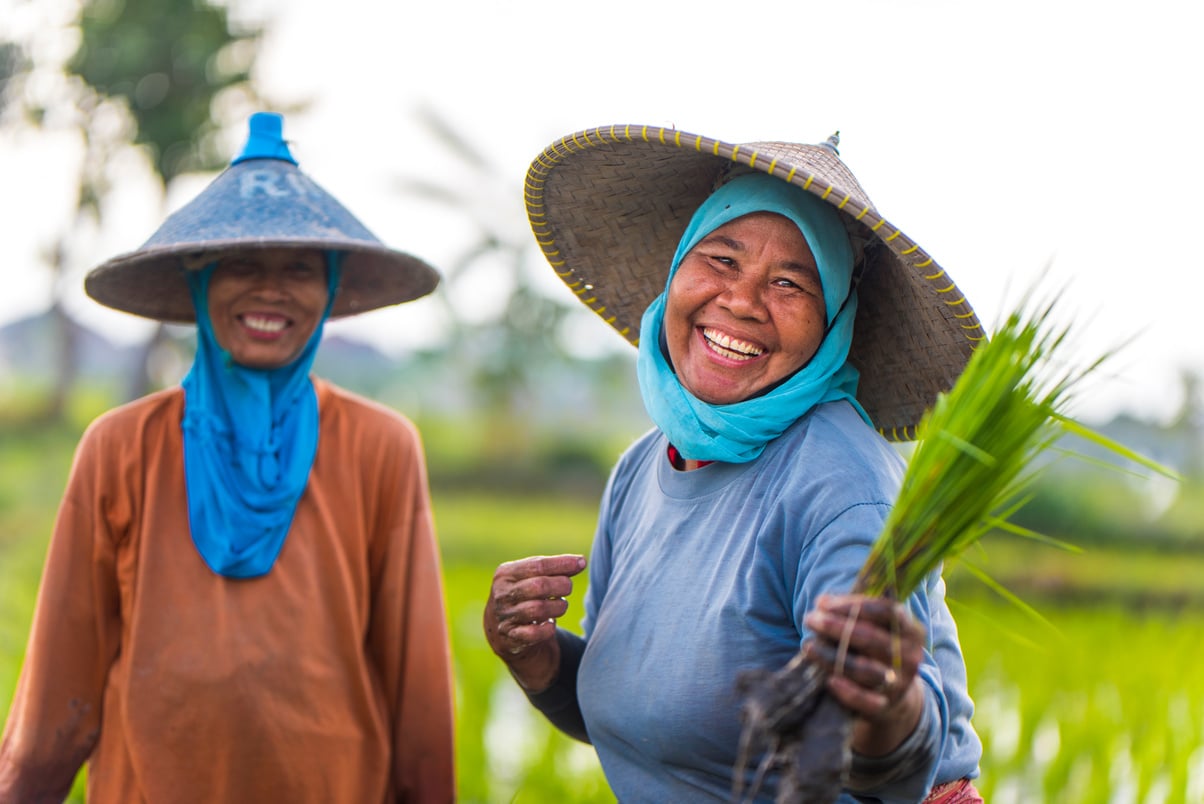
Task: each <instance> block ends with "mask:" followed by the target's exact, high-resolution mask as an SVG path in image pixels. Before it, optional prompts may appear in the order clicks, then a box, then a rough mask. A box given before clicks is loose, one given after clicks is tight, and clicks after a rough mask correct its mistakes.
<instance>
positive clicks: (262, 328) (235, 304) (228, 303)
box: [209, 248, 329, 369]
mask: <svg viewBox="0 0 1204 804" xmlns="http://www.w3.org/2000/svg"><path fill="white" fill-rule="evenodd" d="M328 296H329V292H328V291H327V287H326V261H325V258H324V257H323V255H322V253H321V252H320V251H317V250H315V249H284V248H279V249H264V250H262V251H250V252H246V253H244V254H239V255H237V256H233V257H225V258H223V259H221V260H220V261H219V262H218V264H217V267H216V268H214V270H213V276H212V278H210V280H209V320H210V322H211V323H212V324H213V334H214V337H215V338H217V342H218V344H220V345H221V346H222V348H223V349H225V350H226V351H228V352H229V353H230V356H231V357H232V358H233V359H234V362H235V363H238V364H239V365H241V366H246V367H247V368H255V369H274V368H280V367H281V366H286V365H288V364H289V363H291V362H293V360H295V359H296V358H297V356H298V355H299V354H301V351H302V350H303V349H304V348H305V344H306V343H308V341H309V338H310V336H311V335H312V334H313V333H314V330H315V329H317V327H318V324H319V323H321V321H322V313H323V312H324V311H325V310H326V302H327V297H328Z"/></svg>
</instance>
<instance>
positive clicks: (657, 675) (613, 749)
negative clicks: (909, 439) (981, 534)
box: [532, 402, 982, 802]
mask: <svg viewBox="0 0 1204 804" xmlns="http://www.w3.org/2000/svg"><path fill="white" fill-rule="evenodd" d="M667 448H668V443H667V442H666V440H665V438H664V436H663V435H661V434H660V433H659V432H658V431H652V432H650V433H648V434H647V435H645V436H644V437H642V438H641V439H640V440H638V441H637V442H636V443H635V444H633V445H632V446H631V447H630V448H629V449H628V451H627V452H626V453H625V454H624V455H623V457H622V458H621V459H620V461H619V463H618V464H617V466H616V467H615V469H614V471H613V472H612V474H611V478H610V481H609V483H608V485H607V488H606V492H605V496H604V499H603V503H602V509H601V514H600V517H599V522H598V529H597V533H596V535H595V541H594V545H593V549H592V555H591V561H590V569H589V586H588V590H587V592H586V596H585V618H584V621H583V628H584V631H585V635H584V642H583V643H582V642H580V641H579V640H578V638H576V637H574V636H572V635H570V634H568V633H567V632H562V633H561V634H560V635H559V638H560V640H561V644H562V647H563V648H565V650H563V651H562V653H563V655H564V657H565V658H564V666H563V667H562V676H561V679H560V681H559V683H558V684H557V685H556V686H555V687H553V689H551V690H549V691H547V692H545V693H543V694H541V695H536V696H533V698H532V700H533V701H534V702H535V703H536V705H537V706H538V707H539V708H540V709H541V710H543V711H545V713H546V714H548V715H549V717H550V718H551V719H552V721H553V722H554V723H557V724H558V725H560V726H561V727H562V728H565V729H566V731H568V732H569V733H576V736H578V737H583V738H584V737H586V734H584V733H583V732H582V729H584V731H585V732H588V739H589V741H590V742H592V743H593V745H594V747H595V749H596V750H597V752H598V757H599V759H600V761H601V764H602V768H603V770H604V771H605V773H606V777H607V780H608V782H609V784H610V785H611V788H612V790H613V791H614V792H615V794H616V796H617V797H618V798H619V800H621V801H624V802H637V801H649V802H652V801H655V802H676V801H690V802H694V801H705V800H716V801H728V800H730V796H731V784H732V768H733V766H734V764H735V762H736V756H737V745H738V741H739V737H740V729H741V724H740V716H739V711H740V704H741V699H740V697H739V693H738V692H737V690H736V686H735V682H736V679H737V677H738V676H739V674H740V673H741V672H742V671H745V670H749V669H757V668H759V669H765V670H777V669H779V668H780V667H782V666H783V665H784V664H785V663H786V662H787V661H789V660H790V658H791V657H792V656H793V655H794V654H795V653H796V652H797V651H798V649H799V646H800V644H801V643H802V641H803V640H804V639H805V638H806V637H807V636H808V631H807V629H806V628H805V627H804V625H803V616H804V614H805V613H806V612H808V611H809V610H811V609H812V608H814V606H815V601H816V599H817V598H818V596H819V595H820V594H822V593H825V592H834V593H841V592H847V591H849V590H850V589H851V587H852V585H853V581H854V578H855V576H856V574H857V571H858V570H859V569H860V567H861V564H862V563H863V562H864V560H865V557H866V554H867V552H868V550H869V547H870V545H871V544H872V543H873V542H874V540H875V539H876V538H877V537H878V535H879V534H880V533H881V531H882V527H883V524H884V522H885V519H886V515H887V512H888V511H889V509H890V506H891V503H892V501H893V500H894V499H895V496H896V494H897V492H898V488H899V483H900V481H901V479H902V473H903V468H904V464H903V461H902V459H901V458H900V456H899V455H898V454H897V453H896V452H895V451H894V450H893V449H892V448H891V447H890V445H889V444H887V443H886V441H885V440H883V439H882V438H881V437H880V436H879V435H878V434H877V433H875V432H873V431H872V430H870V429H869V428H868V427H866V425H865V424H864V422H863V421H862V420H861V419H860V417H858V416H857V414H856V413H855V412H854V411H853V409H852V407H851V406H849V405H848V404H847V403H844V402H835V403H829V404H826V405H822V406H820V407H818V408H817V409H815V410H814V411H813V412H812V413H810V414H808V415H807V416H805V417H803V418H802V419H800V420H799V421H798V422H797V423H795V425H794V426H792V427H791V428H790V429H789V430H787V432H785V433H784V434H783V435H782V436H780V437H779V438H777V439H776V440H775V441H773V442H772V443H771V444H770V445H769V446H768V447H767V448H766V450H765V452H764V453H763V454H762V455H761V456H760V457H759V458H757V459H756V460H755V461H752V462H750V463H746V464H727V463H714V464H711V465H708V466H705V467H702V468H700V469H696V470H693V471H690V472H682V471H677V470H675V469H673V468H672V466H671V465H670V464H669V461H668V460H667V458H666V451H667ZM908 605H909V609H910V611H911V613H912V615H913V616H915V617H916V618H917V620H919V622H920V623H921V624H922V625H923V626H924V628H925V629H926V632H927V634H928V644H927V650H926V653H925V657H924V661H923V664H922V665H921V667H920V671H919V675H920V678H921V679H922V680H923V682H924V685H925V699H926V711H925V715H924V717H923V719H922V721H921V728H923V729H926V730H927V731H926V733H924V734H920V735H917V736H918V737H919V738H920V740H919V743H920V744H922V745H923V746H925V747H926V751H927V756H925V757H923V758H922V760H921V761H920V762H919V763H915V767H914V769H912V770H911V771H910V772H909V773H907V774H906V775H905V776H904V777H903V778H895V779H891V780H890V781H887V782H885V783H884V784H882V785H880V786H878V787H876V788H873V789H867V790H859V791H858V793H857V797H856V798H854V797H853V796H852V794H851V793H850V794H848V795H846V796H845V797H842V799H841V801H842V802H853V801H882V802H904V801H919V800H921V799H923V797H924V796H925V794H926V793H927V791H928V790H929V789H930V787H931V786H932V785H934V784H938V783H941V782H945V781H951V780H954V779H959V778H962V777H971V778H972V777H975V776H977V773H978V762H979V759H980V758H981V754H982V748H981V743H980V741H979V739H978V736H977V735H976V734H975V732H974V730H973V727H972V726H971V724H970V717H971V715H972V713H973V704H972V702H971V700H970V698H969V695H968V694H967V689H966V674H965V665H964V662H963V659H962V655H961V649H960V647H959V644H958V639H957V631H956V626H955V624H954V621H953V618H952V617H951V616H950V614H949V611H948V609H947V607H946V605H945V601H944V584H943V581H942V580H941V579H940V576H939V575H937V574H934V575H933V576H932V577H931V578H929V579H928V582H927V583H926V584H924V585H923V586H922V587H921V588H920V589H919V590H917V591H916V593H915V594H913V595H912V597H911V598H910V599H909V600H908ZM582 647H583V648H584V650H583V651H582ZM578 661H579V666H577V663H578ZM574 679H575V683H574ZM574 692H575V696H574ZM574 698H575V700H574ZM872 765H873V763H869V767H872ZM753 767H754V769H755V763H754V765H753ZM873 770H874V771H875V772H877V771H880V770H881V768H873ZM749 773H750V779H749V781H750V782H751V774H752V770H750V772H749ZM883 778H887V779H889V778H890V774H889V773H888V774H885V775H884V776H883ZM770 788H771V789H772V785H770ZM746 789H747V787H746ZM767 795H768V796H770V797H771V795H772V792H771V790H770V791H767ZM767 800H768V799H767Z"/></svg>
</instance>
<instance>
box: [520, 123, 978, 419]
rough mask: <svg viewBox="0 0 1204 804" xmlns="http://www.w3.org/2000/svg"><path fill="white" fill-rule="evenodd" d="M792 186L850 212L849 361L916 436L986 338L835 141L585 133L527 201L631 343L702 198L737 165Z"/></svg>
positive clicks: (571, 275)
mask: <svg viewBox="0 0 1204 804" xmlns="http://www.w3.org/2000/svg"><path fill="white" fill-rule="evenodd" d="M748 170H757V171H761V172H764V173H768V174H770V175H772V176H776V177H778V178H780V179H782V180H783V181H787V182H790V183H791V184H795V185H797V186H799V187H801V188H803V189H804V190H806V191H807V192H810V193H813V194H814V195H816V196H819V197H820V198H822V199H824V200H825V201H827V202H828V203H830V204H831V205H832V206H833V207H835V208H836V209H837V210H839V211H840V213H841V215H842V217H843V220H844V221H845V225H846V227H847V228H848V230H849V233H850V239H851V240H852V241H853V243H854V248H855V250H862V251H863V252H864V257H863V260H862V264H863V269H862V279H861V283H860V286H859V288H858V302H859V304H858V310H857V318H856V323H855V325H854V335H853V345H852V350H851V352H850V355H849V360H850V362H851V363H852V364H853V365H854V366H855V367H856V368H857V369H858V371H859V372H860V374H861V381H860V384H859V389H858V394H857V397H858V401H859V402H860V403H861V404H862V406H863V407H864V408H865V410H866V412H867V413H868V414H869V416H870V418H871V419H872V420H873V422H874V425H875V427H877V428H878V430H879V431H880V432H881V433H882V434H883V435H884V436H886V437H887V438H888V439H891V440H895V441H902V440H909V439H912V438H915V435H916V427H917V425H918V424H919V422H920V420H921V418H922V417H923V415H924V412H925V411H926V410H927V409H928V408H930V407H931V406H932V405H933V404H934V403H935V401H936V398H937V396H938V395H939V394H940V393H942V392H944V391H947V390H948V389H949V388H951V387H952V386H953V383H954V382H955V381H956V379H957V377H958V376H959V375H960V374H961V372H962V369H963V368H964V367H965V365H966V362H967V361H968V360H969V358H970V355H971V353H972V352H973V350H974V348H975V347H976V346H977V345H978V344H979V343H981V342H982V341H983V340H984V339H985V337H986V335H985V333H984V331H983V329H982V326H981V324H980V323H979V320H978V317H977V315H975V313H974V310H973V309H972V308H971V306H970V304H969V302H968V301H967V300H966V298H965V296H964V295H963V294H962V293H961V291H960V290H959V289H958V288H957V286H956V284H955V283H954V282H953V280H952V279H951V278H950V277H949V276H948V274H946V273H945V271H944V270H943V269H941V267H940V266H939V265H937V263H936V262H935V261H934V260H933V259H932V257H930V256H929V255H928V254H927V253H926V252H925V251H924V250H923V249H921V248H920V247H919V246H918V245H917V244H916V243H915V242H913V241H912V240H911V239H910V238H909V237H907V235H905V234H904V233H903V232H902V231H900V230H899V229H898V227H896V226H894V225H892V224H891V223H890V222H889V221H887V220H886V219H885V218H883V217H882V216H881V215H880V214H879V213H878V212H877V210H876V209H874V207H873V205H872V204H871V203H870V201H869V198H868V196H867V195H866V194H865V192H864V190H862V189H861V186H860V185H859V184H858V182H857V180H856V179H855V178H854V177H853V174H852V173H851V171H849V169H848V168H847V167H846V166H845V164H844V163H843V162H841V161H840V159H839V157H838V156H837V155H836V154H835V152H834V150H832V149H831V148H828V147H824V146H816V145H803V144H797V143H783V142H760V143H746V144H731V143H725V142H722V141H720V140H715V139H711V138H709V137H703V136H701V135H697V134H689V133H686V132H684V131H677V130H674V129H666V128H660V127H655V126H636V125H612V126H600V127H598V128H593V129H587V130H583V131H579V132H577V133H575V134H571V135H569V136H566V137H563V138H561V139H560V140H558V141H557V142H555V143H553V144H552V145H550V146H549V147H548V148H546V149H545V150H544V151H543V153H541V154H540V155H539V156H538V157H537V158H536V159H535V160H534V161H533V162H532V163H531V166H530V168H529V169H528V171H527V179H526V191H525V192H526V206H527V215H528V218H529V220H530V223H531V228H532V231H533V232H534V234H535V238H536V240H537V242H538V243H539V246H540V248H541V249H542V251H543V253H544V256H545V257H546V258H547V260H548V262H549V263H550V264H551V265H552V267H553V268H554V269H555V270H556V273H557V274H558V275H559V276H560V278H561V279H562V280H563V281H564V282H565V284H567V285H568V287H569V288H570V289H572V291H573V292H574V293H575V294H576V295H577V297H578V298H579V299H580V300H581V301H582V303H584V304H585V305H587V306H588V307H590V308H591V309H592V310H594V312H596V313H597V314H598V315H600V316H601V317H602V318H603V320H604V321H606V323H608V324H609V325H610V326H611V327H613V328H614V329H615V330H616V331H617V332H618V333H619V334H620V335H622V336H623V337H624V338H626V339H627V340H628V341H629V342H631V343H632V344H638V343H639V336H640V332H639V328H640V318H641V317H642V315H643V313H644V311H645V309H646V308H647V307H648V305H649V304H650V303H651V302H652V301H653V299H655V298H656V297H657V296H658V295H659V294H660V293H661V291H662V290H664V287H665V281H666V278H667V277H668V271H669V266H670V264H671V261H672V259H673V254H674V252H675V251H676V248H677V244H678V241H679V240H680V239H681V236H682V233H683V232H684V231H685V228H686V226H687V224H688V223H689V221H690V218H691V217H692V216H693V214H694V211H695V210H696V209H697V208H698V206H699V205H700V204H701V203H702V202H703V201H704V200H705V199H706V198H707V197H708V196H709V195H710V194H711V192H712V191H713V190H714V189H715V187H717V186H718V184H719V183H720V182H721V181H722V179H723V178H724V177H725V176H726V175H728V174H730V173H731V172H733V171H748Z"/></svg>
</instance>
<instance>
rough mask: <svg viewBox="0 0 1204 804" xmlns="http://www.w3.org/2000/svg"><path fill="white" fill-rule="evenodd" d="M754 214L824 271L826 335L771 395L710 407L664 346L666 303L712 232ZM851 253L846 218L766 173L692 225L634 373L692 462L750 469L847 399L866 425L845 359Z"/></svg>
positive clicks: (723, 191)
mask: <svg viewBox="0 0 1204 804" xmlns="http://www.w3.org/2000/svg"><path fill="white" fill-rule="evenodd" d="M753 212H775V213H777V214H779V215H782V216H783V217H785V218H787V219H789V220H790V221H792V222H793V223H794V224H795V225H796V226H798V228H799V231H800V232H802V234H803V237H804V239H806V241H807V245H808V246H810V247H811V253H812V254H813V255H814V257H815V262H816V265H817V267H818V268H819V276H820V281H821V282H822V284H823V294H824V306H825V308H826V313H825V314H826V316H827V325H828V331H827V334H826V335H825V337H824V340H823V342H822V343H821V344H820V346H819V350H818V351H817V352H816V353H815V355H814V356H813V357H812V358H811V360H810V361H809V362H808V363H807V364H806V365H805V366H804V367H803V368H802V369H800V370H799V371H797V372H795V374H794V375H792V376H791V377H789V378H788V379H787V380H786V381H784V382H782V383H780V384H778V385H777V386H776V387H774V388H773V389H771V390H770V391H769V392H767V393H764V394H761V395H759V396H755V397H753V398H750V399H746V400H743V401H741V402H735V403H732V404H730V405H712V404H708V403H706V402H703V401H702V400H700V399H698V398H697V397H695V396H694V395H693V394H691V393H690V392H689V391H687V390H686V389H685V388H684V387H683V386H682V384H681V382H680V381H679V380H678V378H677V374H676V372H675V371H674V370H673V366H672V365H671V364H670V363H669V358H668V355H667V354H666V350H665V349H663V348H662V346H661V339H662V333H661V330H662V327H663V324H664V316H665V300H666V296H667V294H668V288H669V284H670V283H672V281H673V276H674V275H675V274H676V273H677V267H678V266H679V265H680V264H681V261H682V259H683V258H684V257H685V256H686V254H688V253H689V252H690V250H691V249H692V248H694V246H696V245H697V244H698V243H699V241H701V240H702V239H703V238H704V237H706V236H707V235H709V234H710V233H711V232H713V231H715V229H717V228H719V227H720V226H722V225H724V224H725V223H730V222H731V221H734V220H735V219H736V218H739V217H742V216H744V215H748V214H750V213H753ZM852 274H853V249H852V246H851V245H850V244H849V237H848V233H847V231H846V230H845V228H844V224H842V223H841V220H840V213H838V212H837V211H836V210H835V208H833V207H832V206H831V205H830V204H828V203H827V202H825V201H822V200H820V199H819V198H818V197H816V196H814V195H812V194H811V193H808V192H807V191H806V190H803V189H802V188H801V187H796V186H794V185H792V184H788V183H786V182H784V181H782V180H781V179H776V178H774V177H772V176H769V175H767V174H764V173H750V174H746V175H743V176H739V177H737V178H735V179H732V180H731V181H729V182H728V183H726V184H724V185H723V186H722V187H720V188H719V189H718V190H716V191H715V192H714V193H712V194H711V196H710V197H709V198H707V200H706V201H704V202H703V203H702V205H701V206H699V208H698V210H697V211H696V212H695V213H694V217H693V218H691V219H690V224H689V225H688V226H687V227H686V231H685V233H684V234H683V235H682V238H681V241H680V242H679V243H678V246H677V253H676V254H674V255H673V262H672V264H671V265H670V267H669V276H668V279H666V281H665V291H663V292H662V293H661V294H660V295H659V296H657V297H656V299H655V300H653V302H652V304H651V305H649V306H648V309H647V310H646V311H645V312H644V316H643V319H642V320H641V322H640V346H639V358H638V360H637V364H636V370H637V374H638V377H639V382H640V393H641V395H642V396H643V398H644V406H645V407H646V408H647V410H648V415H649V416H651V417H652V421H653V422H654V423H655V424H656V426H657V427H659V428H660V430H661V432H663V433H664V434H665V436H666V437H667V438H668V439H669V443H671V444H673V445H674V446H675V447H677V449H678V450H679V451H680V452H681V454H682V455H683V456H685V457H686V458H689V459H691V460H704V461H726V462H728V463H745V462H747V461H751V460H753V459H755V458H756V457H757V456H758V455H760V454H761V452H762V451H763V450H764V449H765V445H766V444H768V443H769V442H770V441H772V440H773V439H775V438H777V437H778V436H779V435H781V434H782V433H783V432H785V430H786V428H787V427H789V426H790V425H791V424H793V423H794V422H795V421H796V420H798V419H799V417H801V416H802V415H803V414H805V413H806V412H807V411H809V410H811V408H813V407H815V406H816V405H818V404H821V403H823V402H830V401H833V400H838V399H847V400H848V401H849V402H850V403H851V404H852V405H853V407H854V408H856V409H857V411H858V413H860V414H861V417H862V418H863V419H865V421H866V423H867V424H869V422H870V419H869V416H867V415H866V413H865V411H864V410H862V408H861V405H860V404H858V402H857V399H856V393H857V379H858V375H857V370H856V369H855V368H853V366H851V365H850V364H849V363H848V362H847V359H848V355H849V348H850V346H851V345H852V343H853V319H854V318H855V317H856V316H857V296H856V292H855V291H854V290H853V289H852V283H851V279H852Z"/></svg>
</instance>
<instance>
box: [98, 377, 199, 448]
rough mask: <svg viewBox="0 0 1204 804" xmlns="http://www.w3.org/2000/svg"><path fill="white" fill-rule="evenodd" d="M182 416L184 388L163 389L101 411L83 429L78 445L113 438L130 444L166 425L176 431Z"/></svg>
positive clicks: (111, 440)
mask: <svg viewBox="0 0 1204 804" xmlns="http://www.w3.org/2000/svg"><path fill="white" fill-rule="evenodd" d="M183 415H184V389H183V388H180V387H179V386H175V387H172V388H166V389H164V390H162V391H156V392H154V393H152V394H148V395H146V396H144V397H140V398H138V399H135V400H134V401H132V402H127V403H126V404H124V405H120V406H118V407H116V408H112V409H111V410H107V411H105V412H104V413H102V414H100V415H99V416H97V417H96V419H94V420H93V421H92V423H91V424H89V425H88V427H87V429H85V430H84V435H83V438H82V439H81V444H91V443H95V442H114V441H116V442H119V443H123V444H129V443H131V442H134V441H138V440H141V439H143V438H145V437H146V436H147V435H148V434H149V433H157V432H158V431H159V429H160V428H163V427H165V426H166V427H168V429H170V428H171V427H172V426H174V428H175V430H177V431H178V430H179V426H180V421H181V419H182V418H183ZM156 437H158V436H157V435H156Z"/></svg>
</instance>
